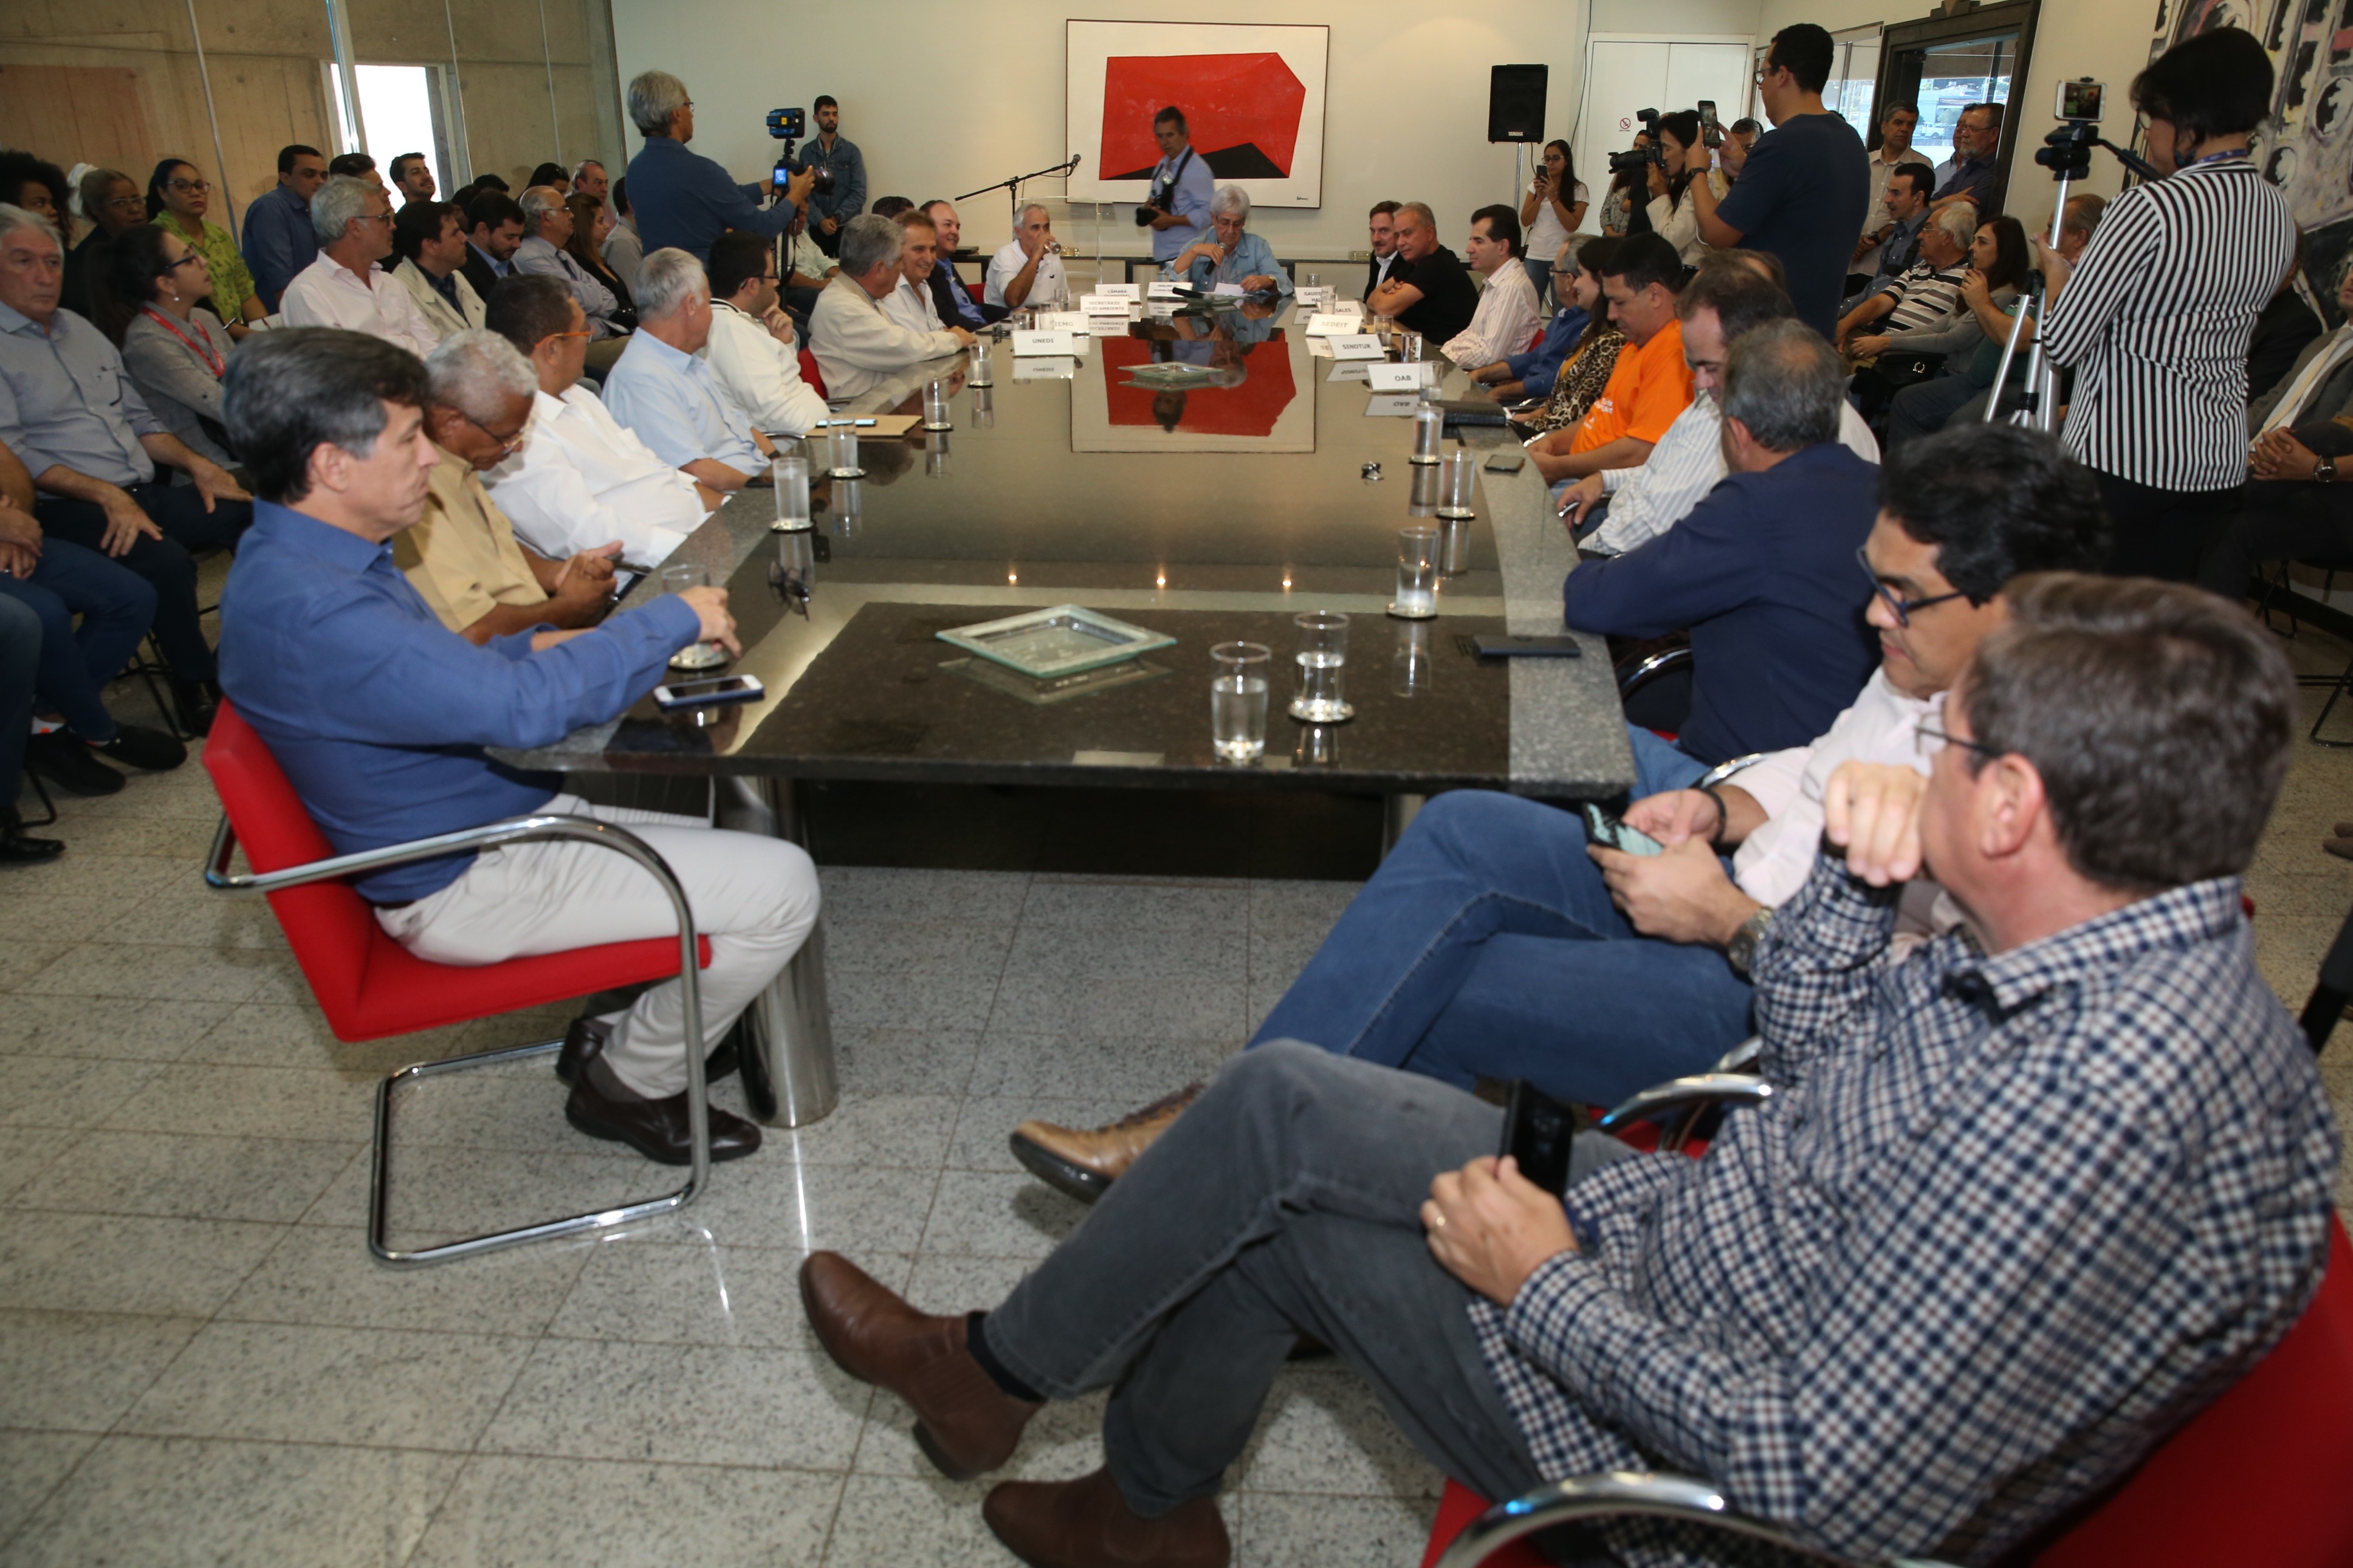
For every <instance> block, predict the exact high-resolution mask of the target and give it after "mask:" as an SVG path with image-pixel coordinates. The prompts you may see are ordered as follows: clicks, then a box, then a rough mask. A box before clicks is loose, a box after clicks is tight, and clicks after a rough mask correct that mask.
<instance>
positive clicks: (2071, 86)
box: [2054, 77, 2107, 122]
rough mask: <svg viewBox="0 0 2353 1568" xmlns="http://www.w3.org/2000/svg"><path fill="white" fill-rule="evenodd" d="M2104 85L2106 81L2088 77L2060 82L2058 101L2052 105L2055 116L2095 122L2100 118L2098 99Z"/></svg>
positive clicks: (2062, 118) (2105, 85)
mask: <svg viewBox="0 0 2353 1568" xmlns="http://www.w3.org/2000/svg"><path fill="white" fill-rule="evenodd" d="M2106 87H2107V83H2105V82H2100V81H2094V80H2093V79H2091V78H2090V77H2084V78H2082V79H2079V80H2076V81H2063V82H2061V83H2060V84H2059V101H2058V103H2057V104H2056V105H2055V106H2054V109H2055V112H2056V115H2057V118H2059V119H2061V120H2089V121H2095V122H2096V121H2098V120H2099V118H2100V99H2101V96H2102V94H2103V92H2104V91H2105V89H2106Z"/></svg>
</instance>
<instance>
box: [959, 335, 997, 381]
mask: <svg viewBox="0 0 2353 1568" xmlns="http://www.w3.org/2000/svg"><path fill="white" fill-rule="evenodd" d="M995 357H996V356H994V355H993V354H991V353H989V352H988V340H987V338H982V339H980V340H979V341H978V342H975V343H974V344H973V345H972V347H971V348H970V349H968V350H967V351H965V364H966V365H967V366H968V367H969V368H968V369H966V370H965V375H964V384H965V385H966V386H990V385H994V384H995V382H996V375H997V372H996V367H995V365H994V363H992V362H993V361H994V359H995Z"/></svg>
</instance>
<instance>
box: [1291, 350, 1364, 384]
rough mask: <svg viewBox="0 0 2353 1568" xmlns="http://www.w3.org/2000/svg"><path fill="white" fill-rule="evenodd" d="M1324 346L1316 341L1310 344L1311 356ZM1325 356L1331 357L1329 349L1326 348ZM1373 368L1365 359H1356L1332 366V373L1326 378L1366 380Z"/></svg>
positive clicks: (1331, 379)
mask: <svg viewBox="0 0 2353 1568" xmlns="http://www.w3.org/2000/svg"><path fill="white" fill-rule="evenodd" d="M1323 347H1324V345H1323V344H1322V343H1320V342H1319V343H1314V344H1311V345H1309V347H1308V350H1307V352H1308V353H1309V355H1310V356H1313V355H1314V353H1315V351H1316V350H1317V349H1320V348H1323ZM1324 357H1325V358H1327V359H1328V358H1330V357H1331V353H1330V351H1329V350H1325V352H1324ZM1372 369H1373V367H1372V366H1371V365H1369V364H1366V363H1365V362H1364V361H1362V360H1356V361H1352V362H1350V363H1345V364H1335V365H1334V366H1333V367H1332V374H1330V375H1327V376H1325V377H1324V380H1326V381H1365V380H1366V379H1368V378H1369V377H1370V375H1371V374H1372Z"/></svg>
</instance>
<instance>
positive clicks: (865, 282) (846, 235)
mask: <svg viewBox="0 0 2353 1568" xmlns="http://www.w3.org/2000/svg"><path fill="white" fill-rule="evenodd" d="M901 241H902V231H901V229H900V227H899V226H898V225H897V224H896V223H894V222H892V220H891V219H889V218H887V217H877V216H874V215H873V214H872V213H866V214H863V215H861V216H858V217H854V218H851V219H850V220H849V223H847V224H845V225H844V226H842V230H841V270H840V271H839V273H837V274H836V275H835V276H834V279H833V281H831V282H830V283H828V284H827V285H826V286H825V290H824V292H822V293H820V294H819V295H818V297H817V309H816V310H812V311H810V312H809V351H810V352H811V353H814V354H816V355H817V367H818V371H819V372H821V373H822V374H823V375H824V377H825V389H826V392H827V394H828V395H829V396H830V397H832V399H833V400H834V401H835V402H837V403H839V402H841V401H843V400H844V399H847V398H852V397H857V396H859V395H861V394H863V393H866V392H869V391H871V390H872V389H873V388H874V387H876V386H878V385H880V384H881V383H883V382H884V381H886V380H888V379H889V378H890V377H891V376H892V375H893V374H897V373H898V372H900V371H902V370H904V369H906V368H907V367H908V366H909V365H911V364H921V363H923V361H925V360H931V359H939V358H941V357H943V356H944V355H947V354H952V353H956V352H957V351H958V350H960V349H962V348H963V347H964V346H965V344H966V343H969V342H972V341H973V336H972V334H971V333H970V332H968V331H965V330H964V329H963V328H962V327H945V328H943V329H941V330H940V331H914V330H913V329H911V328H908V327H903V326H901V325H900V324H899V323H898V322H897V321H892V319H891V318H890V317H889V316H887V315H885V314H884V313H883V311H882V305H881V301H882V300H884V299H886V298H888V297H889V295H890V293H891V291H892V289H896V288H897V287H899V284H900V280H901V279H902V276H903V274H902V272H901V270H900V266H899V253H900V248H901Z"/></svg>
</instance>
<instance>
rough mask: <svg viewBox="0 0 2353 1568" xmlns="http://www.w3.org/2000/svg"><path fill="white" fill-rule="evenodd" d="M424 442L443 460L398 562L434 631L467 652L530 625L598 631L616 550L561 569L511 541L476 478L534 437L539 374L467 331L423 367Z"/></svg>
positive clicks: (606, 548) (599, 550)
mask: <svg viewBox="0 0 2353 1568" xmlns="http://www.w3.org/2000/svg"><path fill="white" fill-rule="evenodd" d="M425 374H426V376H427V384H428V386H429V389H430V390H429V395H428V397H427V403H426V406H425V433H426V434H427V436H428V437H431V438H432V441H433V445H434V447H436V448H438V452H439V455H440V461H439V462H438V463H437V464H435V465H434V468H433V470H432V472H431V473H430V474H429V475H427V478H426V483H425V515H424V516H423V517H421V518H419V519H418V520H417V523H416V525H415V526H413V527H411V528H409V529H407V530H406V531H403V532H401V533H400V534H398V535H396V537H395V538H394V540H393V543H392V558H393V563H394V564H396V565H397V566H398V567H399V568H400V569H401V571H402V572H404V573H405V574H407V577H408V582H409V585H410V586H411V587H414V588H415V589H416V590H417V596H418V597H420V598H422V599H423V600H424V601H425V602H426V604H427V605H430V606H431V607H432V610H433V613H434V615H436V616H438V617H440V621H441V624H442V625H443V626H447V627H448V628H449V629H450V630H451V631H453V632H456V633H457V634H458V635H459V637H464V638H465V639H466V640H467V641H469V642H471V643H488V642H490V641H491V639H493V638H495V637H505V636H508V635H509V634H511V633H513V632H528V631H531V630H532V629H533V628H534V627H537V626H563V627H573V626H595V625H596V623H597V622H598V621H599V620H601V619H603V618H604V615H605V612H606V611H607V609H609V608H610V607H611V606H612V601H613V562H614V559H615V557H617V555H619V554H620V552H621V546H620V544H619V543H618V542H612V541H607V542H603V543H600V544H598V545H597V546H596V547H595V548H593V549H590V550H584V551H581V552H578V553H576V554H574V555H572V556H569V557H567V558H565V559H564V560H561V561H551V560H548V559H547V558H546V557H544V556H542V555H540V554H537V553H536V552H533V551H530V550H526V549H524V548H523V547H522V545H521V544H519V543H517V542H515V536H514V525H513V524H512V523H510V522H509V521H507V518H506V514H505V513H504V512H502V511H501V510H499V508H498V503H497V502H495V501H493V500H491V497H490V493H489V492H488V491H487V490H485V489H483V488H482V480H481V476H482V475H483V474H485V473H487V472H489V471H490V470H491V469H492V468H497V467H498V466H499V465H500V464H501V463H503V462H505V461H506V460H507V459H508V458H511V457H512V456H513V455H514V454H515V452H516V450H517V449H518V448H519V447H522V443H523V437H524V435H525V433H526V432H528V431H529V430H530V428H531V416H532V400H533V397H534V396H535V395H537V394H538V391H539V376H538V374H537V373H536V372H534V371H533V369H532V367H531V362H530V361H529V360H526V359H524V358H523V357H522V354H520V353H517V352H516V351H515V347H514V345H513V344H512V343H510V342H507V341H506V339H504V338H502V337H500V336H499V335H498V334H497V333H496V332H491V331H481V330H480V329H474V330H470V331H462V332H459V333H458V334H457V335H455V336H454V337H451V338H449V339H448V341H447V342H443V343H442V344H441V345H440V346H439V347H438V348H436V349H435V350H434V351H433V352H432V353H431V354H429V355H428V356H427V358H426V361H425Z"/></svg>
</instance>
